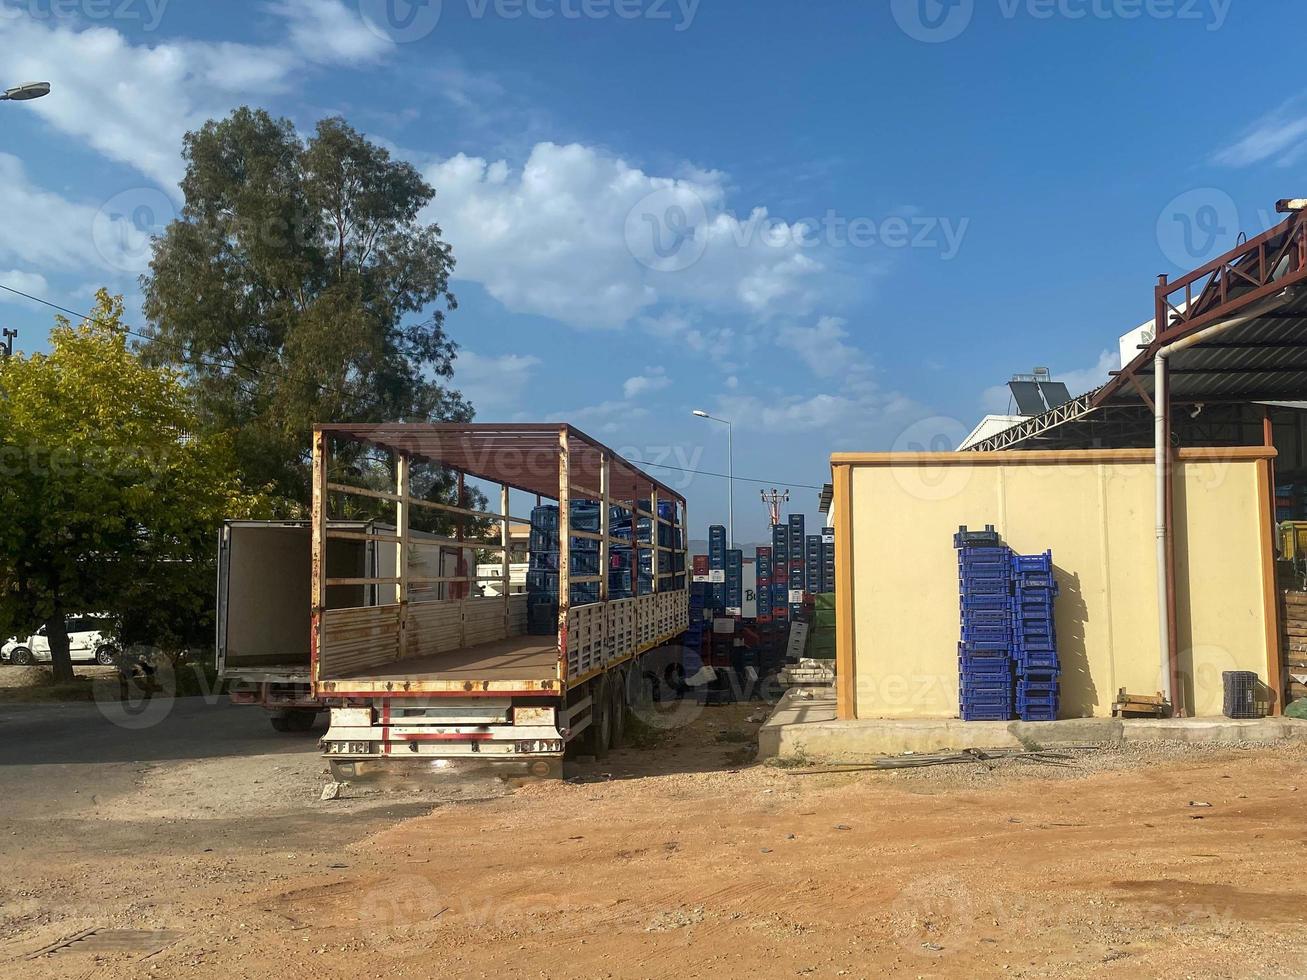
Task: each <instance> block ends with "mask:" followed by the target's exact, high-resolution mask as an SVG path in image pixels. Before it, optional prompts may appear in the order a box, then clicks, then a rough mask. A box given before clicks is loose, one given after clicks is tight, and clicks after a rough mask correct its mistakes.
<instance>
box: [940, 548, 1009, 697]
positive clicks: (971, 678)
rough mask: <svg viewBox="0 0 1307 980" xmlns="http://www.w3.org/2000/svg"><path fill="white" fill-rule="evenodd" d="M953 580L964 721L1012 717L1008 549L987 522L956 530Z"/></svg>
mask: <svg viewBox="0 0 1307 980" xmlns="http://www.w3.org/2000/svg"><path fill="white" fill-rule="evenodd" d="M953 546H954V547H955V548H956V549H957V552H958V584H959V593H960V604H961V621H962V642H961V643H959V644H958V682H959V688H960V692H961V693H960V701H961V708H962V720H963V721H1006V720H1007V719H1009V718H1011V717H1012V656H1011V650H1012V614H1011V598H1010V594H1009V588H1010V584H1009V583H1010V577H1011V568H1012V563H1011V551H1010V550H1009V549H1008V548H1006V547H1005V546H1004V545H1003V543H1002V541H1001V540H1000V539H999V536H998V532H997V531H995V530H994V528H993V527H992V526H990V527H986V528H985V530H983V531H968V530H967V529H966V528H965V527H963V528H959V529H958V533H957V534H956V535H955V536H954V539H953Z"/></svg>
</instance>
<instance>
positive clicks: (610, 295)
mask: <svg viewBox="0 0 1307 980" xmlns="http://www.w3.org/2000/svg"><path fill="white" fill-rule="evenodd" d="M425 173H426V177H427V179H428V180H429V181H430V182H431V183H432V185H433V186H434V187H435V188H436V192H437V196H436V199H435V201H433V202H432V204H431V205H430V206H429V207H428V209H427V211H426V214H425V215H424V217H426V218H427V219H428V220H432V221H437V222H439V224H440V225H441V228H442V229H443V231H444V233H445V237H446V239H447V240H448V241H449V242H450V243H451V244H452V245H453V247H454V253H455V255H457V256H458V267H457V269H456V275H457V276H458V277H459V278H462V279H467V280H471V281H474V282H478V283H481V284H482V285H483V286H484V287H485V288H486V289H487V290H488V291H489V292H490V294H491V295H492V296H494V297H495V298H496V299H497V300H499V301H500V302H501V303H503V304H504V305H505V306H506V307H508V308H509V309H510V310H512V311H514V312H517V313H532V314H538V315H543V316H549V317H553V318H554V319H557V320H561V321H563V322H564V323H568V324H571V325H574V326H580V327H620V326H622V325H624V324H625V323H627V322H628V321H630V320H632V319H633V318H635V317H637V316H640V315H642V314H644V315H648V316H653V315H655V314H654V311H653V309H652V308H653V307H655V306H657V305H659V304H664V305H668V306H676V305H678V304H679V305H691V306H694V307H698V308H702V309H707V310H714V311H730V312H739V313H744V314H749V315H751V316H754V317H758V318H768V317H772V316H776V315H784V314H801V313H803V312H805V311H807V310H809V309H810V308H811V307H813V306H814V305H815V304H816V303H817V302H819V301H820V299H821V296H822V292H823V290H822V286H823V283H824V281H825V280H826V279H827V278H828V273H829V271H830V270H829V268H828V265H827V263H826V262H825V261H824V260H823V256H822V255H821V252H820V250H818V249H813V248H805V247H804V246H803V245H802V244H801V243H800V241H799V240H797V238H796V236H795V235H794V234H793V229H791V228H790V226H788V225H784V224H775V223H773V222H772V219H771V218H770V217H769V216H768V214H767V212H766V210H765V209H757V210H755V211H754V212H753V213H752V214H751V215H750V216H749V218H748V219H745V220H740V219H737V218H735V217H733V216H731V215H730V214H728V213H727V212H726V185H725V182H724V177H723V176H722V175H721V174H719V173H716V172H710V171H695V172H693V173H692V174H691V176H689V177H686V178H676V177H660V176H655V175H651V174H647V173H645V172H644V171H642V170H640V169H637V168H635V167H632V166H630V165H628V164H627V163H626V162H625V161H623V160H622V159H620V158H619V157H615V156H612V155H611V154H608V153H606V152H604V151H602V150H599V149H596V148H594V147H590V146H583V145H579V144H571V145H568V146H561V145H558V144H555V143H538V144H536V146H535V147H534V148H533V149H532V150H531V152H530V154H529V156H528V158H527V160H526V163H525V164H524V165H523V167H522V168H521V169H520V170H515V169H513V168H511V167H510V166H509V164H508V163H507V162H506V161H503V160H499V161H494V162H491V161H488V160H486V159H482V158H479V157H469V156H465V155H462V154H460V155H458V156H455V157H452V158H450V159H447V160H443V161H441V162H439V163H436V164H433V165H432V166H430V167H428V168H426V172H425ZM650 195H656V196H655V197H654V198H650ZM651 202H652V203H651ZM664 206H665V208H666V209H667V210H666V213H667V214H670V213H671V211H672V210H674V209H675V208H678V207H679V208H681V209H682V211H683V212H684V213H686V214H689V215H690V219H688V220H693V221H694V223H693V234H692V235H691V236H690V238H692V239H693V240H694V241H696V242H697V241H700V236H702V247H703V251H702V255H701V257H699V258H698V259H697V261H693V262H692V263H690V264H689V265H688V267H687V268H682V269H679V270H677V271H659V269H658V268H651V267H650V264H649V262H648V257H647V256H645V259H646V261H644V262H642V261H638V260H637V259H636V257H635V255H636V254H637V253H640V254H642V253H641V249H642V248H643V242H642V239H641V237H640V236H642V235H643V234H645V233H646V232H648V233H653V232H655V231H657V230H659V229H655V228H652V227H646V224H648V222H644V221H642V220H641V219H643V218H653V219H659V218H660V216H662V215H663V214H664V210H660V209H662V208H664ZM644 209H650V210H651V211H652V213H651V214H645V213H644ZM678 213H680V212H678ZM696 213H697V214H698V215H700V216H701V220H694V215H695V214H696ZM668 220H670V219H668ZM764 229H769V230H770V231H769V233H764ZM662 230H664V231H665V229H662ZM676 254H677V255H678V256H679V255H680V254H681V253H679V252H678V253H676ZM691 258H693V256H692V255H691Z"/></svg>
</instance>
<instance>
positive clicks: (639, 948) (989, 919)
mask: <svg viewBox="0 0 1307 980" xmlns="http://www.w3.org/2000/svg"><path fill="white" fill-rule="evenodd" d="M755 712H756V709H755V708H750V707H745V706H728V707H721V708H708V709H706V710H705V711H704V712H703V713H702V714H701V715H700V716H699V717H698V718H697V719H696V720H695V721H694V722H693V723H692V724H690V725H689V726H688V727H686V728H684V729H681V730H679V732H678V733H677V734H676V735H675V736H674V737H672V738H670V739H668V740H666V741H665V742H663V743H662V744H660V745H657V746H656V747H650V745H649V740H644V743H643V744H644V747H641V748H628V749H625V750H623V751H621V752H617V753H614V754H613V755H611V756H610V757H609V758H608V759H607V760H605V761H604V762H602V763H595V762H588V763H584V764H573V765H570V766H569V768H568V775H569V778H568V779H567V780H566V781H562V782H548V783H535V784H530V785H528V786H525V787H522V788H520V789H516V790H507V789H505V788H503V787H502V786H500V785H499V784H498V783H476V784H468V785H460V786H459V787H458V788H457V789H456V790H455V789H439V788H437V789H435V790H431V791H427V792H423V793H409V794H403V795H394V794H382V795H376V796H368V795H361V794H362V791H361V790H358V791H356V790H355V789H354V788H350V789H349V790H347V795H349V796H351V797H352V798H349V799H344V800H338V801H334V802H321V801H319V800H318V799H317V792H318V790H319V788H320V787H321V785H322V783H323V781H324V780H325V778H326V777H325V776H323V774H322V766H321V760H320V759H318V757H317V756H316V754H315V753H314V751H313V748H312V739H309V740H307V741H306V742H304V743H300V745H299V746H298V747H297V748H295V749H294V750H293V751H287V750H285V749H284V748H282V749H280V750H278V751H277V752H276V753H271V752H270V753H269V754H267V755H258V754H254V755H248V754H247V755H241V756H225V757H217V758H209V759H200V760H186V759H170V760H162V761H156V762H151V763H148V764H143V765H141V766H139V767H136V768H135V769H133V770H132V775H131V778H130V779H125V780H124V781H123V783H122V784H121V785H117V786H116V787H115V788H114V789H113V791H112V792H106V793H93V792H91V791H90V790H89V789H88V790H87V791H86V792H83V793H82V794H80V796H79V797H78V799H79V800H80V802H78V801H74V802H71V803H68V804H67V810H66V812H61V813H59V814H57V819H44V818H43V816H42V814H41V813H39V812H34V811H32V810H30V809H29V810H27V811H22V812H20V813H18V814H17V816H15V815H14V813H13V812H12V811H11V812H10V813H9V814H8V815H3V816H0V862H2V863H0V867H3V869H4V871H3V876H0V973H3V975H5V976H23V977H90V976H95V977H168V976H177V975H180V974H183V973H184V974H186V975H187V976H195V977H215V978H222V980H232V978H238V977H267V976H277V977H280V976H285V975H287V974H288V973H291V972H292V971H295V972H298V971H300V970H304V971H306V972H305V973H304V975H312V976H313V977H315V978H332V977H342V978H343V977H349V978H359V977H390V976H409V977H428V976H440V977H519V976H520V977H549V978H555V977H673V976H675V977H710V976H712V977H723V976H732V977H733V976H746V975H756V976H768V977H771V976H777V977H780V976H828V977H835V976H848V977H874V976H882V975H903V976H914V977H933V976H941V977H942V976H958V975H981V976H991V975H1011V976H1027V977H1034V976H1039V977H1045V976H1058V977H1063V976H1065V977H1079V976H1089V975H1094V974H1098V973H1101V972H1103V971H1104V970H1105V969H1108V970H1111V971H1112V972H1113V973H1115V974H1118V975H1127V976H1159V975H1163V974H1170V975H1180V976H1196V977H1209V976H1217V977H1220V976H1230V977H1244V976H1259V977H1265V976H1285V977H1288V976H1301V975H1303V972H1304V966H1303V963H1304V953H1305V952H1307V938H1305V937H1307V933H1304V930H1303V919H1304V916H1307V883H1304V881H1303V880H1302V876H1301V873H1300V871H1299V866H1300V861H1299V856H1300V855H1301V854H1303V853H1304V850H1303V849H1304V845H1305V844H1307V818H1305V817H1304V808H1303V803H1304V800H1305V799H1307V771H1305V770H1304V763H1305V762H1307V751H1305V750H1304V749H1303V748H1301V747H1283V746H1279V747H1274V746H1264V747H1255V748H1247V749H1239V750H1232V749H1180V748H1153V749H1150V750H1148V751H1140V750H1131V751H1123V750H1100V751H1098V752H1095V753H1091V754H1087V755H1085V756H1084V757H1083V758H1082V759H1081V760H1080V761H1079V762H1077V763H1076V764H1075V765H1074V766H1072V767H1069V768H1055V767H1051V766H1032V765H1023V764H1018V763H1014V762H1009V763H1004V764H1002V765H1000V766H997V767H995V768H994V769H993V770H990V769H988V768H985V767H983V766H980V765H976V766H968V767H966V768H933V769H928V770H917V771H908V772H859V773H841V774H816V775H813V774H803V773H800V772H797V771H795V770H793V769H785V768H780V767H774V766H768V765H757V764H754V763H752V762H751V761H749V760H750V759H751V756H752V752H753V745H752V744H751V742H750V739H751V737H752V735H753V733H754V732H755V731H756V729H757V727H758V725H757V724H756V723H753V722H749V721H747V720H746V718H747V717H748V716H751V715H754V716H755V717H756V715H755ZM276 744H278V745H281V746H284V745H285V743H284V742H281V743H276ZM86 768H87V767H84V766H83V767H80V769H81V770H82V771H80V772H79V773H78V778H81V779H83V780H85V779H88V778H93V773H91V772H87V771H85V770H86ZM1195 804H1210V806H1202V805H1195ZM63 805H64V804H60V806H63ZM5 807H6V809H8V803H6V804H5ZM94 928H100V929H128V930H140V931H145V932H146V933H147V935H144V936H139V937H135V938H136V939H138V940H140V942H135V941H134V940H132V939H131V937H128V939H129V943H134V945H136V946H137V947H138V948H137V949H135V951H133V950H128V949H123V950H118V951H109V952H102V953H98V954H97V953H95V952H94V951H89V950H87V948H86V946H87V944H85V943H83V944H80V945H78V944H74V945H73V946H72V947H71V948H69V949H68V950H65V951H62V952H58V953H54V954H47V955H44V956H40V957H38V958H35V959H31V958H29V957H30V955H31V954H32V953H33V952H35V951H37V950H40V949H42V948H43V947H46V946H47V945H49V944H53V943H57V942H58V941H60V940H63V939H67V938H68V937H70V936H74V935H77V934H79V933H81V932H83V931H85V930H90V929H94ZM153 930H167V933H166V934H164V933H161V934H159V935H150V934H148V933H150V931H153ZM160 947H162V948H160ZM155 949H157V950H158V951H157V952H152V950H155ZM307 970H311V971H312V973H311V974H309V973H307Z"/></svg>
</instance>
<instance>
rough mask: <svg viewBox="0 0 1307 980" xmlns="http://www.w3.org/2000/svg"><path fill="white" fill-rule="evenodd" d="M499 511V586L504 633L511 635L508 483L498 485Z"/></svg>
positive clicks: (510, 535) (510, 539)
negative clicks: (500, 516) (502, 604)
mask: <svg viewBox="0 0 1307 980" xmlns="http://www.w3.org/2000/svg"><path fill="white" fill-rule="evenodd" d="M499 513H500V514H502V515H503V518H504V519H503V520H502V521H500V522H499V546H500V547H501V548H502V549H503V551H501V552H500V553H499V575H500V582H501V583H502V584H501V586H500V587H501V588H502V589H503V590H504V635H505V636H511V635H512V628H511V625H512V624H511V622H510V620H511V618H512V616H511V614H510V612H509V595H510V593H511V592H512V591H513V590H512V587H511V586H510V585H509V581H508V578H509V568H508V566H509V557H508V549H509V546H510V545H511V544H512V537H513V536H512V532H511V531H510V530H509V528H510V526H511V525H510V523H509V520H508V484H507V483H501V484H500V485H499Z"/></svg>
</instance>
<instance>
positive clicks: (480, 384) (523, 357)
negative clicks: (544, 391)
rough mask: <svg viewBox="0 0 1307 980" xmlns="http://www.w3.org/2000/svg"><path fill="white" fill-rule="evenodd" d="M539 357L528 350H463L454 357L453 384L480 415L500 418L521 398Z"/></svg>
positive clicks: (488, 417)
mask: <svg viewBox="0 0 1307 980" xmlns="http://www.w3.org/2000/svg"><path fill="white" fill-rule="evenodd" d="M539 365H540V358H538V357H534V356H532V355H529V354H503V355H500V356H497V357H496V356H493V355H485V354H478V353H476V352H475V351H470V350H460V351H459V352H458V357H457V358H456V359H455V361H454V379H453V384H454V387H455V388H457V389H458V390H459V391H460V392H462V394H463V397H465V398H466V399H467V400H468V401H470V402H471V403H472V405H473V407H474V408H475V409H476V411H477V417H478V418H480V419H484V420H487V421H497V420H502V419H503V418H505V417H506V416H507V415H508V414H509V413H511V412H512V411H513V410H514V409H515V408H516V407H517V405H518V404H520V402H521V400H522V396H523V394H524V393H525V391H526V387H527V384H528V383H529V382H530V380H531V375H532V373H533V372H534V370H535V369H536V368H537V367H539Z"/></svg>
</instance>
